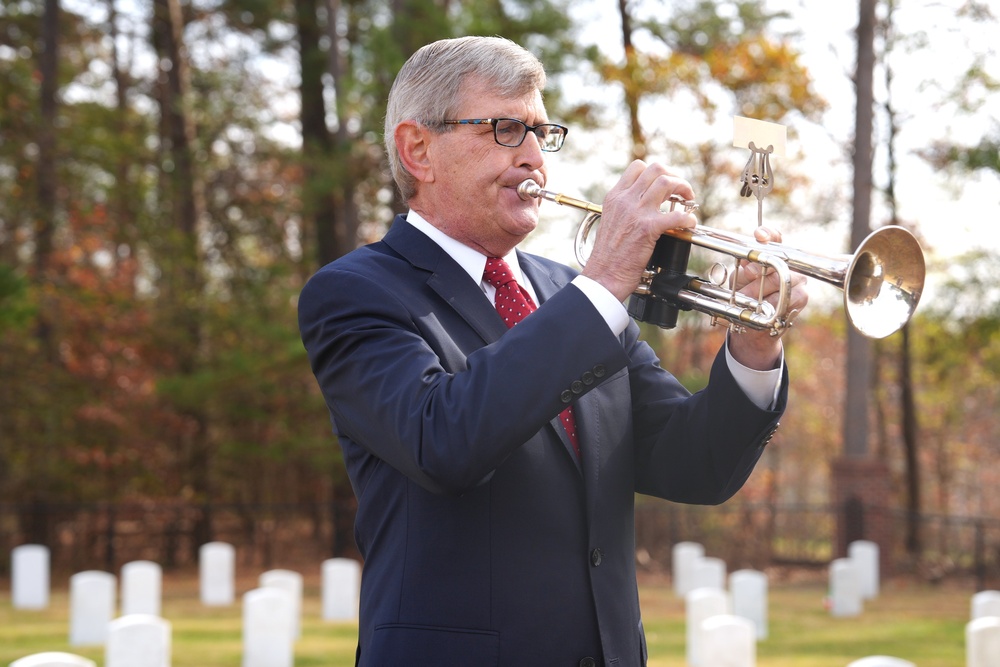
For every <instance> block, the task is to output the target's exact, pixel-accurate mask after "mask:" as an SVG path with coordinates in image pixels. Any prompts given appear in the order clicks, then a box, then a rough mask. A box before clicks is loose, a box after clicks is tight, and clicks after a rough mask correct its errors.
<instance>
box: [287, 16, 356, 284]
mask: <svg viewBox="0 0 1000 667" xmlns="http://www.w3.org/2000/svg"><path fill="white" fill-rule="evenodd" d="M317 8H318V3H317V0H295V15H296V23H297V29H298V36H299V68H300V72H301V83H300V85H299V99H300V102H301V109H302V111H301V119H302V158H303V161H304V163H305V167H304V169H303V183H302V208H303V211H302V217H303V219H304V220H307V221H308V223H309V224H310V225H311V226H312V228H313V232H314V234H315V239H316V260H317V262H318V263H319V265H320V266H323V265H324V264H327V263H328V262H331V261H333V260H334V259H336V258H337V257H339V256H340V255H342V254H344V250H343V248H342V247H341V245H340V241H339V239H338V235H337V233H336V226H337V219H336V210H335V206H334V198H333V195H332V188H333V187H334V184H333V183H332V179H330V178H329V177H328V175H327V172H328V168H329V165H330V162H331V159H330V158H331V155H332V153H333V140H332V138H331V137H330V131H329V129H328V128H327V126H326V104H325V103H324V101H323V74H324V73H325V72H326V58H325V56H324V55H323V50H322V49H321V48H320V38H321V37H322V30H321V29H320V26H319V19H318V17H317V11H316V10H317ZM331 46H332V45H331Z"/></svg>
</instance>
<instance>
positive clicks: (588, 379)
mask: <svg viewBox="0 0 1000 667" xmlns="http://www.w3.org/2000/svg"><path fill="white" fill-rule="evenodd" d="M580 378H581V379H582V380H583V383H584V384H586V385H591V384H594V374H593V373H591V372H590V371H584V373H583V375H581V376H580Z"/></svg>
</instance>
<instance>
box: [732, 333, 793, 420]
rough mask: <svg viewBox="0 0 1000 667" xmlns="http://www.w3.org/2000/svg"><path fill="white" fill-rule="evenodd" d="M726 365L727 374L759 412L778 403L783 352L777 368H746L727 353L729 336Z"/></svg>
mask: <svg viewBox="0 0 1000 667" xmlns="http://www.w3.org/2000/svg"><path fill="white" fill-rule="evenodd" d="M725 347H726V363H727V364H729V372H730V373H732V374H733V378H735V380H736V384H738V385H739V386H740V389H742V390H743V393H745V394H746V395H747V398H749V399H750V401H751V402H752V403H753V404H754V405H756V406H757V407H758V408H760V409H761V410H770V409H771V408H772V407H774V405H775V403H777V401H778V391H779V390H780V389H781V374H782V369H783V368H784V367H785V350H784V348H782V350H781V358H780V359H779V360H778V367H777V368H775V369H774V370H770V371H758V370H754V369H753V368H747V367H746V366H744V365H743V364H741V363H740V362H738V361H736V359H734V358H733V355H732V354H731V353H730V352H729V336H728V335H727V336H726V345H725Z"/></svg>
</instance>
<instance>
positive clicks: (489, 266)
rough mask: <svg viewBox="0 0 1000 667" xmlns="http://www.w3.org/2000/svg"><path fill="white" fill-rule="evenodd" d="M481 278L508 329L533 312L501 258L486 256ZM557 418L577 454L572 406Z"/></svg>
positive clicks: (523, 292)
mask: <svg viewBox="0 0 1000 667" xmlns="http://www.w3.org/2000/svg"><path fill="white" fill-rule="evenodd" d="M483 279H484V280H485V281H486V282H488V283H489V284H491V285H493V286H494V287H496V288H497V295H496V298H495V299H494V304H493V305H494V306H495V307H496V309H497V312H498V313H499V314H500V317H502V318H503V321H504V324H506V325H507V328H508V329H510V328H512V327H513V326H514V325H515V324H517V323H518V322H520V321H521V320H523V319H524V318H525V317H527V316H528V315H530V314H531V313H533V312H535V304H534V302H533V301H532V300H531V296H530V295H529V294H528V292H527V291H525V289H524V288H523V287H521V286H520V285H519V284H518V283H517V280H515V279H514V274H513V273H512V272H511V270H510V266H509V265H508V264H507V262H505V261H504V260H503V259H502V258H500V257H487V258H486V270H485V271H484V272H483ZM559 419H560V421H562V424H563V426H564V427H565V428H566V435H568V436H569V441H570V443H572V445H573V449H574V450H575V451H576V455H577V456H579V455H580V443H579V439H578V438H577V434H576V419H575V418H574V417H573V408H571V407H570V408H566V409H565V410H563V411H562V412H561V413H560V414H559Z"/></svg>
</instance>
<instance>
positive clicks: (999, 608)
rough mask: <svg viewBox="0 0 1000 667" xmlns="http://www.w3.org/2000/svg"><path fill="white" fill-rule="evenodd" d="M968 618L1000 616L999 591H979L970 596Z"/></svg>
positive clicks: (972, 619)
mask: <svg viewBox="0 0 1000 667" xmlns="http://www.w3.org/2000/svg"><path fill="white" fill-rule="evenodd" d="M971 607H972V608H971V611H970V614H969V620H970V621H974V620H976V619H977V618H982V617H983V616H1000V591H979V592H978V593H976V594H975V595H973V596H972V604H971Z"/></svg>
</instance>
